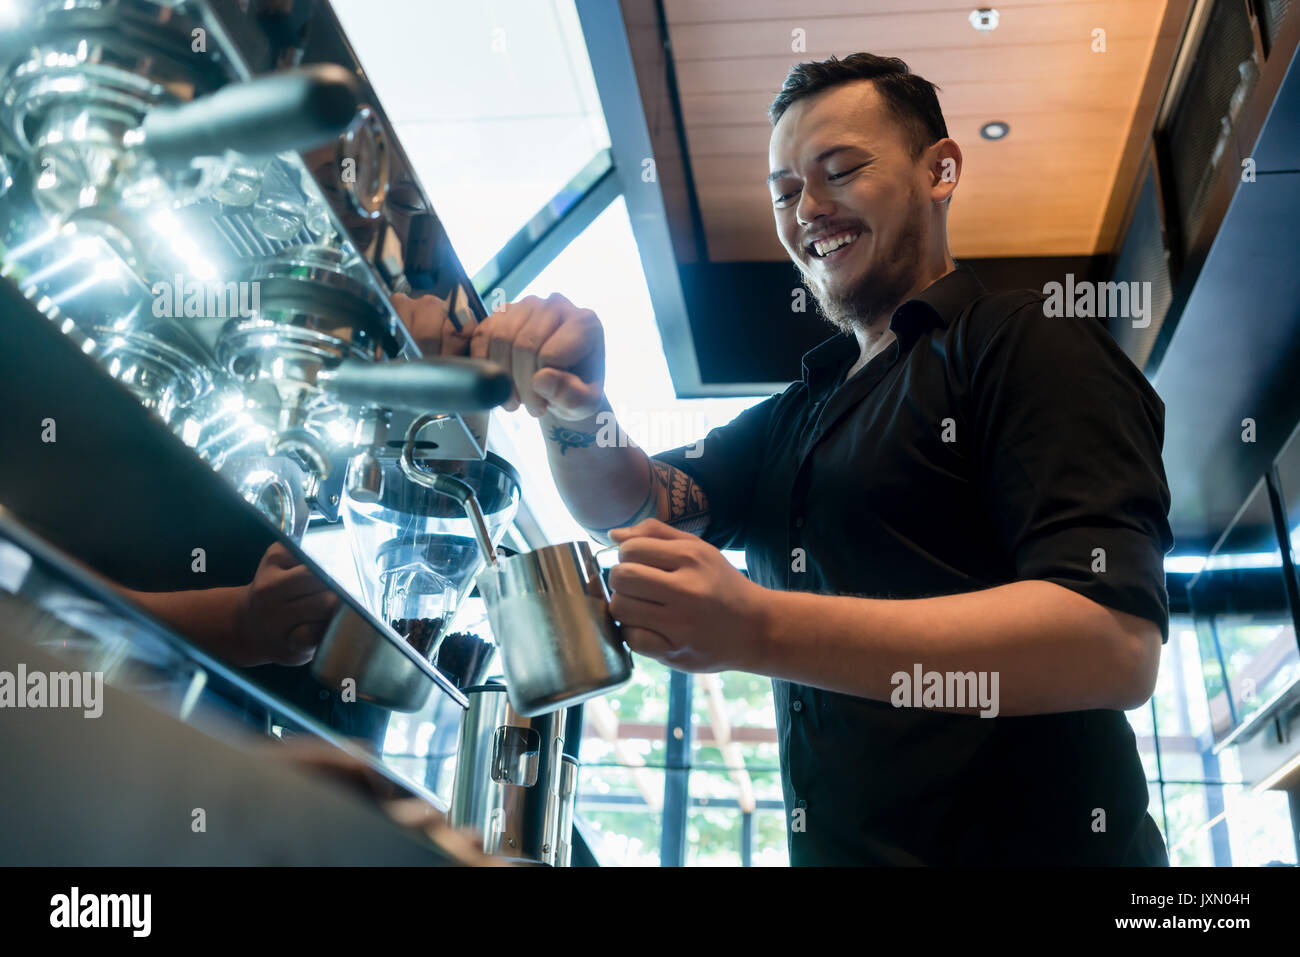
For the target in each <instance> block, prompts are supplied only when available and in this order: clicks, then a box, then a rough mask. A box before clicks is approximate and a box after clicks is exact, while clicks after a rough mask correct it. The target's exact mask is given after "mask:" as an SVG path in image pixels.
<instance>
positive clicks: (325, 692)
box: [320, 691, 330, 701]
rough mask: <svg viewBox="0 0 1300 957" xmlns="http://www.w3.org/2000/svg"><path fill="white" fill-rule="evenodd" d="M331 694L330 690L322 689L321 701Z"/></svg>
mask: <svg viewBox="0 0 1300 957" xmlns="http://www.w3.org/2000/svg"><path fill="white" fill-rule="evenodd" d="M329 696H330V693H329V692H328V691H322V692H321V693H320V699H321V701H325V700H326V699H328V698H329Z"/></svg>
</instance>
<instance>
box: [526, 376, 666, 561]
mask: <svg viewBox="0 0 1300 957" xmlns="http://www.w3.org/2000/svg"><path fill="white" fill-rule="evenodd" d="M538 421H539V423H540V425H541V428H542V436H543V438H544V439H545V440H546V455H547V458H548V460H549V462H550V466H551V474H552V475H553V476H554V478H555V484H556V487H557V488H558V489H559V491H560V497H561V498H562V499H563V500H564V504H565V507H567V508H568V510H569V512H570V514H572V515H573V517H574V518H575V519H577V521H578V522H579V523H581V524H582V526H583V527H584V528H587V529H588V530H590V531H591V532H593V534H596V535H597V536H598V537H600V538H602V539H605V536H604V535H603V534H601V533H602V532H603V531H605V530H608V529H610V528H617V527H619V526H621V525H630V524H633V523H634V522H637V521H640V520H641V519H643V518H646V517H649V516H652V515H654V514H655V513H656V510H657V502H656V500H655V496H654V494H653V493H654V491H655V489H654V484H653V478H652V474H651V468H650V460H649V456H647V455H646V453H645V452H644V450H642V449H640V448H638V447H637V446H636V445H635V444H633V443H632V442H631V441H629V440H627V439H625V438H623V437H622V433H621V431H620V430H619V429H618V427H617V424H616V423H615V421H614V418H613V412H612V411H611V410H610V408H609V402H608V400H605V401H604V402H603V403H602V407H601V409H600V410H599V411H598V412H596V413H595V414H594V415H592V416H590V417H588V418H586V419H582V420H580V421H576V422H567V421H565V420H563V419H557V418H556V417H554V416H553V415H550V414H549V413H548V414H546V415H543V416H542V417H541V419H539V420H538ZM606 540H607V539H606Z"/></svg>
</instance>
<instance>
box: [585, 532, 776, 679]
mask: <svg viewBox="0 0 1300 957" xmlns="http://www.w3.org/2000/svg"><path fill="white" fill-rule="evenodd" d="M609 535H610V538H611V539H613V540H614V541H615V542H617V543H618V544H619V550H618V554H619V563H618V564H617V565H615V566H614V567H613V568H612V569H611V570H610V573H609V583H610V587H611V588H612V589H613V591H614V595H613V597H612V598H611V599H610V612H611V613H612V614H613V616H614V617H615V618H616V619H618V621H619V622H620V623H621V625H622V631H623V638H624V640H625V641H626V642H627V644H628V647H629V648H631V649H632V650H633V651H635V652H638V653H640V654H643V655H646V656H648V657H650V658H654V659H656V660H658V661H661V662H663V663H664V664H666V665H668V666H670V667H672V668H676V669H678V670H679V671H697V672H698V671H744V670H748V667H747V666H748V665H749V663H750V662H752V661H754V660H756V659H757V658H758V657H759V655H760V654H761V648H760V645H761V643H762V641H763V640H765V635H766V628H767V614H768V597H769V596H770V595H771V594H772V593H771V592H769V591H768V589H766V588H763V587H762V586H760V585H756V584H754V583H753V582H752V581H750V580H749V579H748V578H746V577H745V576H744V575H743V574H742V573H741V572H740V571H739V570H737V569H736V568H735V566H733V565H732V564H731V563H730V562H729V561H727V559H726V557H725V556H724V555H723V554H722V552H720V551H719V550H718V549H716V548H714V547H713V546H712V545H710V544H709V543H708V542H705V541H703V540H701V539H699V538H697V537H696V536H694V535H691V534H689V533H687V532H682V531H678V530H677V529H675V528H673V527H672V526H671V525H666V524H664V523H663V522H661V521H659V520H658V519H654V518H648V519H646V520H645V521H644V522H639V523H638V524H636V525H633V526H631V527H630V528H616V529H613V530H611V531H610V533H609Z"/></svg>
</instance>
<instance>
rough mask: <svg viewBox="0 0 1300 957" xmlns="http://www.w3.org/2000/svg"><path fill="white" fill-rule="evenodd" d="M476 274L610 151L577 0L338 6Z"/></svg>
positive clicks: (349, 2)
mask: <svg viewBox="0 0 1300 957" xmlns="http://www.w3.org/2000/svg"><path fill="white" fill-rule="evenodd" d="M333 6H334V10H335V11H336V12H337V14H338V16H339V20H340V21H341V22H342V24H343V29H344V30H345V31H346V32H347V35H348V39H349V40H351V42H352V46H353V49H354V50H355V51H356V53H357V57H358V59H360V61H361V65H362V67H363V68H364V69H365V71H366V75H367V77H369V79H370V82H371V84H372V85H373V86H374V88H375V92H376V94H377V95H378V97H379V100H380V102H381V103H383V105H384V110H385V112H386V113H387V115H388V117H389V119H390V120H391V122H392V123H393V126H394V128H395V130H396V132H397V136H398V139H399V140H400V141H401V143H402V146H403V147H404V149H405V150H406V153H407V155H408V157H409V158H410V160H411V162H412V164H413V165H414V167H415V171H416V175H417V176H418V177H419V179H420V182H421V183H422V184H423V186H424V188H425V191H426V192H427V193H428V194H429V199H430V200H431V201H432V202H433V205H434V208H435V209H436V210H437V211H438V216H439V218H441V220H442V222H443V226H444V227H445V228H446V230H447V235H448V236H449V237H450V238H451V242H452V245H453V246H454V247H455V249H456V252H457V254H458V255H459V256H460V260H461V264H462V265H463V266H464V267H465V270H466V272H468V273H469V275H471V276H472V275H473V274H474V273H476V272H477V271H478V270H479V269H480V268H481V267H482V266H483V264H484V263H486V262H487V261H488V260H489V259H490V258H491V257H492V255H493V254H494V253H496V252H497V251H498V250H499V249H500V248H501V247H502V246H503V245H504V244H505V242H506V240H507V239H509V238H510V236H512V235H513V234H514V233H515V231H516V230H518V229H519V228H520V227H521V226H523V225H524V223H526V222H527V221H528V220H529V218H531V217H532V215H533V214H534V213H536V212H537V211H538V210H540V209H542V208H543V207H544V206H545V205H546V204H547V203H548V202H549V201H550V199H551V197H552V196H554V195H555V194H556V193H557V192H559V190H560V188H561V187H562V186H564V184H565V183H567V182H568V181H569V180H570V179H571V178H572V177H573V175H574V174H575V173H577V172H578V171H579V170H580V169H582V167H583V166H585V165H586V164H587V162H588V161H590V160H591V158H592V157H593V156H594V155H595V154H596V153H597V152H598V151H599V150H601V149H603V148H605V147H607V146H609V133H608V131H607V130H606V128H605V121H604V116H603V114H602V113H601V110H600V101H599V99H598V97H597V95H596V84H595V81H594V80H593V78H592V75H591V63H590V61H589V60H588V59H587V48H586V45H585V43H584V42H583V38H582V30H581V27H580V26H579V23H578V15H577V11H576V10H575V8H574V4H573V0H494V2H492V3H465V2H462V0H383V3H382V5H381V6H382V13H379V12H377V9H376V4H375V0H333Z"/></svg>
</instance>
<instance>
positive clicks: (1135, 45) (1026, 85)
mask: <svg viewBox="0 0 1300 957" xmlns="http://www.w3.org/2000/svg"><path fill="white" fill-rule="evenodd" d="M1186 5H1187V4H1186V2H1179V0H1170V6H1171V7H1173V8H1182V9H1185V8H1186ZM917 6H918V4H916V3H909V2H905V0H800V2H798V3H792V2H788V0H663V8H664V14H665V18H666V20H667V29H668V35H669V39H670V41H671V47H672V55H673V63H674V69H675V72H676V81H677V90H678V94H679V98H680V104H681V113H682V119H683V123H684V127H685V133H686V143H687V152H688V155H689V158H690V164H691V172H692V175H693V179H694V184H695V192H696V196H697V198H698V202H699V207H700V214H701V218H702V220H703V227H704V234H705V238H706V241H707V247H708V258H709V259H711V260H713V261H715V262H720V261H755V260H781V259H784V258H785V253H784V250H783V249H782V248H781V246H780V244H779V243H778V242H777V240H776V236H775V232H774V229H773V225H772V211H771V203H770V199H769V198H768V193H767V187H766V185H765V179H766V176H767V172H768V169H767V143H768V136H769V132H770V126H769V125H768V121H767V115H766V110H767V106H768V104H769V103H770V102H771V100H772V97H773V96H774V95H775V93H776V91H777V90H778V89H779V88H780V86H781V82H782V80H783V79H784V77H785V74H786V71H787V70H788V68H789V67H790V66H791V65H792V64H794V63H797V62H799V61H801V60H809V59H821V58H824V57H827V56H830V55H832V54H834V55H839V56H843V55H846V54H848V53H852V52H855V51H867V52H871V53H877V54H881V55H889V56H897V57H901V58H902V59H903V60H905V61H906V62H907V63H908V65H909V66H911V68H912V69H913V71H914V72H916V73H918V74H920V75H921V76H923V77H925V78H926V79H928V80H930V81H932V82H934V83H936V84H937V85H938V86H939V87H940V92H939V102H940V105H941V106H942V108H943V112H944V116H945V119H946V120H947V123H948V130H949V133H950V135H951V136H952V137H953V138H954V139H955V140H956V141H957V142H958V143H959V144H960V146H961V147H962V151H963V155H964V158H965V161H964V168H963V170H962V179H961V183H960V185H959V187H958V189H957V193H956V194H955V197H954V200H953V203H952V207H951V211H950V213H949V224H948V225H949V237H950V240H951V244H952V251H953V255H954V256H957V257H959V258H961V257H967V258H992V257H1023V256H1075V255H1094V254H1098V253H1104V252H1107V251H1108V250H1109V247H1110V245H1111V244H1112V242H1113V241H1114V234H1115V231H1116V230H1117V228H1118V225H1117V222H1118V218H1119V215H1118V213H1117V211H1116V209H1115V208H1114V207H1115V204H1116V202H1117V201H1119V202H1121V204H1122V200H1123V199H1125V198H1127V195H1128V190H1129V186H1130V185H1131V179H1130V178H1129V176H1128V173H1129V171H1130V170H1131V169H1132V168H1133V167H1135V166H1136V162H1137V154H1139V153H1140V152H1141V149H1142V148H1143V146H1144V144H1145V139H1146V137H1145V135H1136V136H1135V135H1133V133H1134V131H1137V130H1141V131H1143V132H1144V131H1146V130H1149V129H1150V120H1149V115H1148V114H1150V113H1151V112H1153V111H1154V108H1155V100H1156V95H1157V94H1158V91H1159V90H1160V89H1162V88H1163V85H1164V77H1165V72H1166V70H1167V66H1168V62H1169V59H1170V58H1171V56H1172V51H1173V48H1174V41H1176V39H1177V34H1178V32H1179V31H1180V30H1181V26H1182V18H1181V16H1167V14H1172V13H1175V12H1180V11H1178V10H1173V9H1171V10H1169V11H1167V10H1166V6H1167V4H1166V0H1088V2H1084V0H1036V2H1020V3H1016V4H1014V5H1006V4H998V5H997V7H996V9H997V10H998V13H999V23H998V26H997V28H996V29H995V30H993V31H992V32H990V33H979V32H977V31H976V30H975V29H974V28H973V27H972V26H971V24H970V21H969V19H968V18H969V15H970V12H971V11H972V10H973V9H974V8H975V6H976V4H974V3H972V2H970V0H967V2H958V0H925V2H924V4H923V6H924V9H921V10H918V9H916V7H917ZM1097 28H1101V29H1104V30H1105V45H1106V50H1105V52H1096V53H1095V52H1093V49H1092V47H1093V37H1094V34H1093V31H1094V30H1095V29H1097ZM796 29H801V30H803V31H804V37H805V40H804V43H805V47H806V49H804V50H803V51H800V52H797V53H796V52H791V46H792V43H793V42H794V40H793V37H794V34H793V31H794V30H796ZM1153 54H1154V59H1153ZM1148 74H1153V76H1152V77H1149V76H1148ZM1154 74H1159V75H1158V76H1154ZM1135 119H1136V120H1138V122H1135ZM990 120H1002V121H1005V122H1007V123H1009V124H1010V127H1011V133H1010V135H1009V136H1008V137H1007V138H1006V139H1005V140H1001V141H998V142H990V141H987V140H984V139H982V138H981V137H980V135H979V129H980V127H981V126H982V125H983V124H984V123H987V122H989V121H990ZM1121 211H1122V210H1121Z"/></svg>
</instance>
